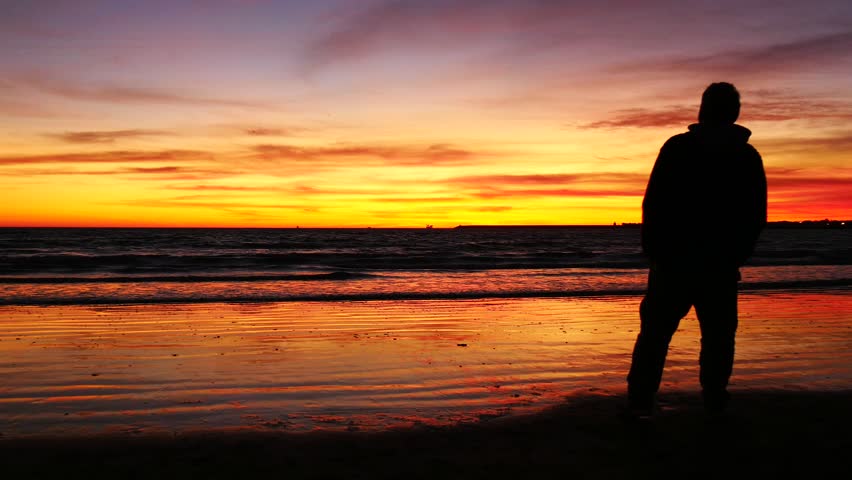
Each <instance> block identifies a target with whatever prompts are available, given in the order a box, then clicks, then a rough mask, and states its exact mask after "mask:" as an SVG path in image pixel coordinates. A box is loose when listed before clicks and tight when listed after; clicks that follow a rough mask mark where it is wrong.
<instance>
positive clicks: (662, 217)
mask: <svg viewBox="0 0 852 480" xmlns="http://www.w3.org/2000/svg"><path fill="white" fill-rule="evenodd" d="M750 136H751V131H749V130H748V129H747V128H745V127H742V126H740V125H736V124H729V125H708V124H702V123H698V124H693V125H690V126H689V131H688V132H687V133H682V134H680V135H675V136H674V137H672V138H670V139H669V140H668V141H667V142H666V143H665V144H664V145H663V147H662V149H660V153H659V156H658V157H657V161H656V163H655V164H654V168H653V170H652V172H651V177H650V179H649V181H648V186H647V188H646V190H645V198H644V200H643V202H642V250H643V252H644V253H645V254H646V255H647V256H648V257H649V259H650V260H651V262H652V264H654V263H657V264H660V265H671V266H674V267H684V268H689V269H694V268H699V269H727V268H737V267H739V266H741V265H743V263H745V261H746V260H747V259H748V257H749V256H750V255H751V254H752V252H753V251H754V247H755V244H756V243H757V239H758V236H759V235H760V232H761V230H762V229H763V228H764V226H765V225H766V174H765V172H764V169H763V161H762V159H761V158H760V154H759V153H758V152H757V150H756V149H755V148H754V147H753V146H751V145H750V144H749V143H748V139H749V137H750Z"/></svg>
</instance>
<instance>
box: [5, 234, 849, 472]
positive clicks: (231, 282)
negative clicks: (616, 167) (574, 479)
mask: <svg viewBox="0 0 852 480" xmlns="http://www.w3.org/2000/svg"><path fill="white" fill-rule="evenodd" d="M849 235H850V234H849V230H848V229H824V230H810V229H809V230H796V229H775V230H772V229H770V230H768V231H767V232H766V235H765V236H764V238H763V239H762V240H761V243H760V244H759V245H758V251H757V252H756V253H755V256H754V258H753V260H752V262H751V264H750V265H749V266H747V267H745V268H743V269H742V276H743V281H742V282H741V283H740V290H741V293H740V298H739V318H740V323H739V325H740V326H739V330H738V336H737V352H736V361H735V366H734V373H733V377H732V379H731V382H732V383H731V387H730V390H731V392H732V394H733V403H732V405H731V408H730V411H729V412H728V415H726V416H725V417H724V418H710V417H708V416H707V415H705V414H704V412H703V409H702V406H701V401H700V398H699V392H700V387H699V385H698V352H699V348H700V335H699V328H698V322H697V321H696V318H695V314H694V312H691V313H690V314H689V315H687V317H686V318H685V319H684V320H683V321H682V322H681V325H680V329H679V331H678V332H677V334H676V335H675V337H674V340H673V342H672V344H671V348H670V352H669V357H668V361H667V365H666V371H665V375H664V378H663V384H662V387H661V391H660V398H659V400H660V402H659V412H658V415H657V416H655V417H654V419H653V421H651V422H644V423H639V424H634V423H625V422H624V421H623V420H622V419H620V417H619V411H620V409H621V407H623V405H624V403H625V398H624V394H625V389H626V385H625V377H626V373H627V370H628V368H629V365H630V356H631V350H632V347H633V342H634V340H635V338H636V335H637V333H638V328H639V318H638V308H639V302H640V301H641V294H642V292H643V290H644V286H645V277H646V275H647V266H646V264H645V259H644V257H643V256H642V255H641V252H640V251H639V247H638V245H639V241H638V230H637V229H634V228H608V227H588V228H585V227H577V228H574V227H565V228H505V229H501V228H492V229H450V230H443V229H442V230H411V229H408V230H406V229H388V230H366V229H363V230H358V229H327V230H322V229H318V230H307V229H289V230H288V229H279V230H276V229H268V230H252V229H244V230H229V229H199V230H192V229H6V230H0V246H2V247H3V249H2V252H3V253H2V254H0V260H2V261H3V263H4V264H5V265H6V266H7V269H6V271H5V272H4V274H3V275H0V318H2V319H3V321H2V322H0V378H2V379H3V380H2V384H0V454H2V458H0V460H2V461H3V463H4V465H5V466H6V467H5V471H6V472H10V473H12V474H13V475H14V476H22V477H23V476H26V477H29V478H39V477H42V478H43V477H55V476H56V475H58V474H62V475H66V476H67V475H69V472H71V475H70V476H73V477H89V478H91V477H103V478H106V477H110V478H114V477H128V476H131V477H138V478H150V477H154V476H157V477H166V478H169V477H172V478H176V477H186V476H190V477H203V478H217V477H218V478H223V477H234V476H246V475H248V476H259V475H285V476H287V477H288V478H398V477H400V476H407V477H410V478H435V477H447V478H484V477H488V478H495V477H496V478H517V477H524V478H526V477H528V476H530V475H533V476H539V477H544V478H550V477H555V476H559V477H565V476H572V475H573V476H580V477H586V476H589V477H591V476H594V477H595V478H598V477H601V478H628V477H629V478H634V477H636V476H637V475H638V476H640V477H643V476H644V477H659V476H660V475H665V473H666V472H667V471H669V470H671V471H673V472H678V473H682V474H690V475H693V476H702V475H705V474H707V473H708V472H716V471H717V470H713V468H717V469H724V468H726V467H727V465H726V463H725V462H724V461H712V462H709V463H708V461H707V460H706V458H707V457H708V456H709V457H712V458H723V459H735V460H736V461H737V462H738V464H742V465H744V467H742V468H741V469H740V470H741V471H749V472H753V473H755V474H761V475H762V474H786V473H788V472H791V471H792V472H800V473H801V474H802V475H804V474H813V473H815V472H816V473H819V472H828V471H830V468H832V467H834V466H837V465H838V462H840V461H841V459H842V456H839V455H837V454H836V452H838V451H842V450H843V449H844V448H848V447H849V441H848V433H847V432H848V431H849V414H848V411H847V410H848V408H846V405H848V403H849V400H850V395H852V394H850V392H851V391H852V368H850V365H852V354H850V351H852V348H850V347H852V322H850V317H849V312H850V311H852V308H851V307H852V300H850V296H849V286H850V278H852V277H850V274H852V270H851V269H852V266H850V265H849V258H848V252H847V250H848V249H845V247H844V246H845V245H848V237H849ZM711 467H712V468H711Z"/></svg>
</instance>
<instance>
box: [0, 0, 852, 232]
mask: <svg viewBox="0 0 852 480" xmlns="http://www.w3.org/2000/svg"><path fill="white" fill-rule="evenodd" d="M0 2H2V4H1V5H2V10H0V11H2V15H0V205H2V207H0V225H6V226H28V225H33V226H42V225H44V226H47V225H52V226H270V227H295V226H297V225H299V226H302V227H311V226H353V227H365V226H373V227H382V226H411V227H422V226H424V225H426V224H434V225H435V226H436V227H449V226H455V225H458V224H611V223H612V222H619V223H620V222H637V221H639V219H640V216H641V212H640V205H641V201H642V195H643V192H644V188H645V184H646V182H647V178H648V174H649V172H650V169H651V167H652V165H653V162H654V160H655V158H656V154H657V152H658V150H659V148H660V146H661V145H662V143H663V142H664V141H665V140H666V139H667V138H668V137H669V136H671V135H674V134H677V133H680V132H683V131H685V130H686V127H687V125H688V124H689V123H692V122H694V121H695V119H696V116H697V111H698V105H699V102H700V96H701V92H702V90H703V89H704V88H705V87H706V86H707V85H708V84H709V83H711V82H715V81H728V82H732V83H734V84H735V85H736V86H737V87H738V88H739V90H740V92H741V94H742V97H743V98H742V101H743V107H742V115H741V117H740V121H739V122H738V123H740V124H742V125H744V126H746V127H748V128H749V129H751V130H752V132H753V134H752V144H753V145H755V147H757V149H758V150H759V151H760V152H761V154H762V156H763V159H764V164H765V166H766V171H767V176H768V181H769V196H770V206H769V216H770V220H797V219H821V218H838V219H839V218H843V219H848V218H849V217H852V193H850V192H852V162H850V160H852V2H849V1H848V0H836V1H808V2H801V1H798V0H797V1H746V0H738V1H727V0H726V1H706V2H697V1H684V0H679V1H662V0H655V1H646V2H635V1H546V0H539V1H531V0H457V1H450V0H431V1H428V0H423V1H419V0H418V1H415V0H395V1H391V0H362V1H356V0H348V1H346V0H337V1H331V0H328V1H321V0H312V1H295V0H291V1H271V0H270V1H263V0H210V1H201V0H196V1H179V0H170V1H159V0H147V1H124V0H103V1H94V0H67V1H66V0H52V1H41V0H30V1H12V0H0ZM637 5H641V7H639V6H637Z"/></svg>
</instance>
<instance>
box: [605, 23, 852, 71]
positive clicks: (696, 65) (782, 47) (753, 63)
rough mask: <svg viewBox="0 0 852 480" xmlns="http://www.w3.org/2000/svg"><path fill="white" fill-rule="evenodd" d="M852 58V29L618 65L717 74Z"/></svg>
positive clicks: (785, 68)
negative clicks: (748, 46) (734, 48)
mask: <svg viewBox="0 0 852 480" xmlns="http://www.w3.org/2000/svg"><path fill="white" fill-rule="evenodd" d="M850 60H852V31H846V32H842V33H833V34H827V35H819V36H812V37H808V38H803V39H798V40H793V41H789V42H779V43H773V44H769V45H764V46H758V47H751V48H743V49H737V50H729V51H723V52H718V53H711V54H703V55H694V56H684V57H680V58H671V57H665V58H660V59H659V60H657V61H643V62H642V63H632V64H629V65H621V66H618V67H615V68H614V70H615V71H618V72H637V71H646V72H647V71H651V72H657V73H660V72H668V73H675V72H692V73H702V74H705V75H706V73H707V72H713V73H714V74H717V75H738V76H741V75H743V74H754V73H757V74H760V75H762V76H763V75H766V74H767V73H778V72H781V71H795V72H801V71H803V70H805V71H806V70H807V69H808V68H812V67H814V66H817V65H819V66H824V65H826V64H829V65H831V64H837V63H838V62H848V61H850Z"/></svg>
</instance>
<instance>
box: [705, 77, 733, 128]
mask: <svg viewBox="0 0 852 480" xmlns="http://www.w3.org/2000/svg"><path fill="white" fill-rule="evenodd" d="M739 116H740V92H738V91H737V89H736V87H734V86H733V85H731V84H730V83H725V82H719V83H712V84H710V86H709V87H707V90H704V94H703V95H701V109H700V110H699V111H698V122H699V123H705V124H711V125H728V124H731V123H734V122H736V121H737V117H739Z"/></svg>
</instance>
